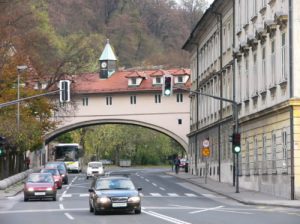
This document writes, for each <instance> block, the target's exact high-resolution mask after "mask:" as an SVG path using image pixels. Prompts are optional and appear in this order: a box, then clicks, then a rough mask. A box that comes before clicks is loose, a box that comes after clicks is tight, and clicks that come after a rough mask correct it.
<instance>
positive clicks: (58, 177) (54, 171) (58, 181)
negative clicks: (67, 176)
mask: <svg viewBox="0 0 300 224" xmlns="http://www.w3.org/2000/svg"><path fill="white" fill-rule="evenodd" d="M41 173H51V174H52V176H53V178H54V181H55V184H56V187H57V189H61V188H62V179H63V178H62V176H61V175H60V173H59V171H58V169H56V168H55V169H52V168H51V169H50V168H48V169H46V168H45V169H42V170H41Z"/></svg>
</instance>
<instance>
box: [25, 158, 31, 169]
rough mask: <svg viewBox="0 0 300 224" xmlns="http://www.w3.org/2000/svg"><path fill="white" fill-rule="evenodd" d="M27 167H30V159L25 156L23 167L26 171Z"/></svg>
mask: <svg viewBox="0 0 300 224" xmlns="http://www.w3.org/2000/svg"><path fill="white" fill-rule="evenodd" d="M29 165H30V159H29V157H28V156H26V158H25V167H26V169H29Z"/></svg>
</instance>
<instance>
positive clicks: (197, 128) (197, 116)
mask: <svg viewBox="0 0 300 224" xmlns="http://www.w3.org/2000/svg"><path fill="white" fill-rule="evenodd" d="M196 46H197V69H196V71H197V88H196V90H197V91H199V43H197V44H196ZM196 105H197V109H196V112H197V115H196V118H197V119H196V122H197V123H196V130H197V131H198V130H199V94H196ZM197 136H198V135H197V134H196V136H195V169H196V174H197V176H198V146H197Z"/></svg>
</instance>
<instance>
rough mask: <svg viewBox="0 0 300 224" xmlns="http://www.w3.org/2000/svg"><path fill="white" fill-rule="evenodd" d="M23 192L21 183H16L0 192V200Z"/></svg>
mask: <svg viewBox="0 0 300 224" xmlns="http://www.w3.org/2000/svg"><path fill="white" fill-rule="evenodd" d="M22 190H23V181H20V182H17V183H15V184H14V185H12V186H10V187H8V188H6V189H5V190H0V200H1V199H5V198H7V197H13V196H15V195H17V194H18V193H19V192H21V191H22Z"/></svg>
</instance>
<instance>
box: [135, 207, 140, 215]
mask: <svg viewBox="0 0 300 224" xmlns="http://www.w3.org/2000/svg"><path fill="white" fill-rule="evenodd" d="M141 212H142V210H141V208H138V209H135V210H134V213H135V214H141Z"/></svg>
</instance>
